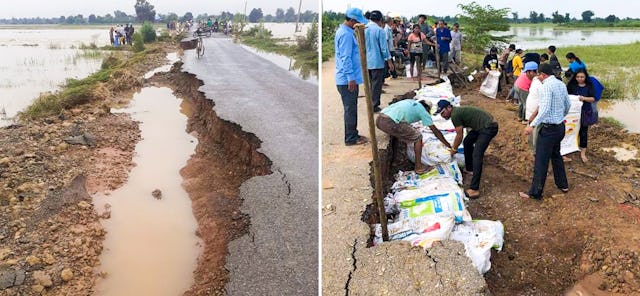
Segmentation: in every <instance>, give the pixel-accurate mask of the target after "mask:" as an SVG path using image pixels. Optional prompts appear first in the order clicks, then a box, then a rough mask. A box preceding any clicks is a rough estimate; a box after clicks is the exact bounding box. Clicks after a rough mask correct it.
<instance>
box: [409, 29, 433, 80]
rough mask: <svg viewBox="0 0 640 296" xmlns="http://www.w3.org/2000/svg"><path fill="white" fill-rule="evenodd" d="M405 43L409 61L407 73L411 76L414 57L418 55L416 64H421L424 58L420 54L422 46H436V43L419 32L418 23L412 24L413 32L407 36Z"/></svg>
mask: <svg viewBox="0 0 640 296" xmlns="http://www.w3.org/2000/svg"><path fill="white" fill-rule="evenodd" d="M407 43H408V44H409V57H410V59H409V61H410V62H411V68H410V70H411V72H409V75H410V77H413V64H414V63H415V61H416V57H420V62H419V63H418V65H422V59H423V58H424V57H423V56H422V47H423V46H425V44H427V45H431V46H436V44H435V43H433V42H431V41H430V40H429V39H427V36H425V35H424V33H422V32H420V25H419V24H415V25H413V32H411V34H409V37H407Z"/></svg>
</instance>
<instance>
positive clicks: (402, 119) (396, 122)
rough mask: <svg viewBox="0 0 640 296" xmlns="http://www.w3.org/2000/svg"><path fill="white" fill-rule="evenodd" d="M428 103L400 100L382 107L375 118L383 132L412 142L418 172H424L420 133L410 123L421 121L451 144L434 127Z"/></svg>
mask: <svg viewBox="0 0 640 296" xmlns="http://www.w3.org/2000/svg"><path fill="white" fill-rule="evenodd" d="M430 111H431V105H430V103H427V102H425V101H416V100H413V99H407V100H402V101H400V102H397V103H394V104H391V105H390V106H389V107H387V108H384V109H383V110H382V112H381V113H380V115H379V116H378V118H377V119H376V126H377V127H378V128H379V129H380V130H381V131H383V132H385V133H387V134H389V135H391V136H394V137H396V138H398V139H400V140H401V141H403V142H405V143H413V151H414V152H415V155H416V160H415V171H416V173H418V174H421V173H424V172H426V168H425V167H424V165H423V164H422V161H421V160H422V134H421V133H420V132H419V131H418V130H416V129H415V128H413V127H412V126H411V125H410V124H411V123H414V122H418V121H421V122H422V125H424V126H428V127H429V128H430V129H431V131H432V132H433V134H434V135H435V136H436V137H437V138H438V139H439V140H440V142H442V144H444V145H445V146H447V147H448V148H449V149H451V145H450V144H449V142H447V140H446V139H445V138H444V136H443V135H442V133H441V132H440V130H438V128H436V126H435V125H434V124H433V120H432V119H431V115H429V112H430Z"/></svg>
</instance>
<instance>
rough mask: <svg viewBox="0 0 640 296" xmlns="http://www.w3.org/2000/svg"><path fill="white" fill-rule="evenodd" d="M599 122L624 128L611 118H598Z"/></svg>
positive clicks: (620, 123)
mask: <svg viewBox="0 0 640 296" xmlns="http://www.w3.org/2000/svg"><path fill="white" fill-rule="evenodd" d="M600 121H601V122H603V123H605V124H608V125H611V126H614V127H617V128H620V129H623V128H624V124H623V123H622V122H620V121H618V120H617V119H615V118H613V117H600Z"/></svg>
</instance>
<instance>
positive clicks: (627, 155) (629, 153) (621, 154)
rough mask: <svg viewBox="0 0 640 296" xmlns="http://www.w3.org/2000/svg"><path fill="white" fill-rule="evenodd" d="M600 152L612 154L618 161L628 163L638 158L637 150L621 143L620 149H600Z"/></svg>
mask: <svg viewBox="0 0 640 296" xmlns="http://www.w3.org/2000/svg"><path fill="white" fill-rule="evenodd" d="M602 150H604V151H607V152H613V153H614V154H615V156H614V157H615V158H616V160H618V161H629V160H633V159H636V158H637V156H638V148H636V147H634V146H632V145H629V144H627V143H622V147H612V148H602Z"/></svg>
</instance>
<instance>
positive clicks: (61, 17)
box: [59, 15, 67, 23]
mask: <svg viewBox="0 0 640 296" xmlns="http://www.w3.org/2000/svg"><path fill="white" fill-rule="evenodd" d="M66 19H67V18H66V17H64V15H61V16H60V18H59V22H61V23H64V22H65V21H66Z"/></svg>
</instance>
